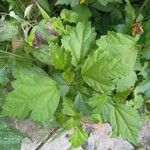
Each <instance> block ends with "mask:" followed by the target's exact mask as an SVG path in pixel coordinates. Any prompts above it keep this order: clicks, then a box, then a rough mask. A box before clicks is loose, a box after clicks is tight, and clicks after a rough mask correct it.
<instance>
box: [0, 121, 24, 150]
mask: <svg viewBox="0 0 150 150" xmlns="http://www.w3.org/2000/svg"><path fill="white" fill-rule="evenodd" d="M23 138H24V137H23V135H21V133H20V132H18V131H17V130H15V129H14V128H11V127H9V126H8V125H7V124H6V123H5V122H4V121H2V120H0V149H1V150H7V149H11V150H20V148H21V142H22V140H23Z"/></svg>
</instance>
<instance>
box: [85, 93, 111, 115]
mask: <svg viewBox="0 0 150 150" xmlns="http://www.w3.org/2000/svg"><path fill="white" fill-rule="evenodd" d="M107 98H108V97H107V95H100V94H95V95H94V96H93V97H91V98H90V99H89V102H88V104H89V106H91V107H92V108H93V113H100V112H101V110H102V108H103V106H104V104H105V102H106V101H107Z"/></svg>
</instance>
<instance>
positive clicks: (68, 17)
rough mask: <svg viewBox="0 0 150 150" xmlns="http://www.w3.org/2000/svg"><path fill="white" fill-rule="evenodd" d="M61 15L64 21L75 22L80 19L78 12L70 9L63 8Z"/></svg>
mask: <svg viewBox="0 0 150 150" xmlns="http://www.w3.org/2000/svg"><path fill="white" fill-rule="evenodd" d="M60 17H61V19H63V20H64V21H67V22H70V23H75V22H76V21H77V19H78V13H76V12H74V11H71V10H68V9H63V10H62V11H61V13H60Z"/></svg>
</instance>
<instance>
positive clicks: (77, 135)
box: [69, 128, 88, 147]
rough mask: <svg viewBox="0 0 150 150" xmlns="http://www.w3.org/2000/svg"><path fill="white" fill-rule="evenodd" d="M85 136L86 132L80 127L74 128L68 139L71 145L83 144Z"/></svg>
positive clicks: (86, 136) (86, 135)
mask: <svg viewBox="0 0 150 150" xmlns="http://www.w3.org/2000/svg"><path fill="white" fill-rule="evenodd" d="M87 138H88V134H87V132H85V131H83V130H82V129H81V128H76V129H75V131H74V132H73V134H72V135H71V136H70V137H69V141H70V142H71V143H72V146H73V147H78V146H80V145H81V144H83V143H84V142H85V141H86V140H87Z"/></svg>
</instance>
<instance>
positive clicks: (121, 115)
mask: <svg viewBox="0 0 150 150" xmlns="http://www.w3.org/2000/svg"><path fill="white" fill-rule="evenodd" d="M110 121H111V125H112V128H113V130H114V132H115V134H116V135H121V136H122V137H123V138H125V139H127V140H128V141H130V142H131V143H133V144H137V139H138V131H139V123H140V115H139V114H138V112H137V111H136V110H135V109H133V108H132V107H129V106H127V105H124V104H119V105H115V106H114V107H113V108H112V109H111V112H110Z"/></svg>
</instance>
